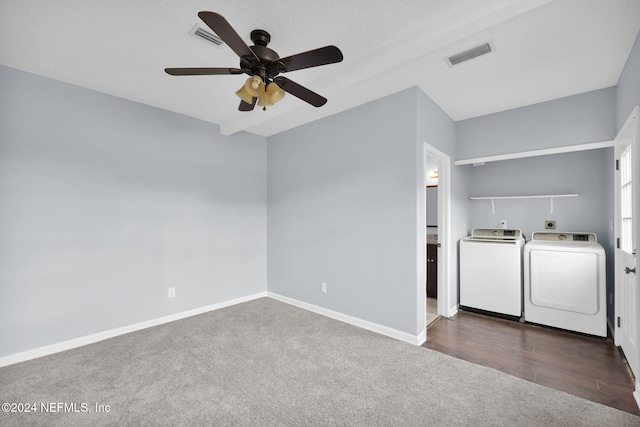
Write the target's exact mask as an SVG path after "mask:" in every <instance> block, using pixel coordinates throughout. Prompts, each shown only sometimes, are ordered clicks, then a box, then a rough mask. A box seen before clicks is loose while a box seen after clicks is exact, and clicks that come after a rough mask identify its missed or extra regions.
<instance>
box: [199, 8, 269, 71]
mask: <svg viewBox="0 0 640 427" xmlns="http://www.w3.org/2000/svg"><path fill="white" fill-rule="evenodd" d="M198 16H199V17H200V19H202V20H203V21H204V23H205V24H207V25H208V26H209V28H211V29H212V30H213V32H214V33H216V34H217V35H218V37H220V38H221V39H222V40H223V41H224V42H225V43H226V44H227V45H228V46H229V47H230V48H231V50H233V51H234V52H235V53H236V55H238V56H252V57H254V58H255V59H256V60H258V61H259V59H258V57H257V56H256V54H255V53H253V51H252V50H251V49H250V48H249V46H247V44H246V43H245V42H244V40H242V37H240V36H239V35H238V33H236V30H234V29H233V27H232V26H231V25H230V24H229V23H228V22H227V20H226V19H224V17H223V16H222V15H219V14H217V13H215V12H200V13H198Z"/></svg>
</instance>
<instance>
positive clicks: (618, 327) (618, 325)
mask: <svg viewBox="0 0 640 427" xmlns="http://www.w3.org/2000/svg"><path fill="white" fill-rule="evenodd" d="M619 327H620V316H618V328H619Z"/></svg>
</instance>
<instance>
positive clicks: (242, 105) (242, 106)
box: [238, 96, 258, 111]
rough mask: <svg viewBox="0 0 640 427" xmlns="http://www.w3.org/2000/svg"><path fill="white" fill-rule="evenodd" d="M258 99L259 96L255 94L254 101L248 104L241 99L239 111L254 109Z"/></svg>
mask: <svg viewBox="0 0 640 427" xmlns="http://www.w3.org/2000/svg"><path fill="white" fill-rule="evenodd" d="M257 100H258V98H256V97H255V96H254V97H253V103H251V104H248V103H246V102H244V101H242V100H240V106H239V107H238V110H239V111H252V110H253V107H255V106H256V101H257Z"/></svg>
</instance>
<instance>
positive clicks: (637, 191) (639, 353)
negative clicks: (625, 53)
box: [613, 106, 640, 406]
mask: <svg viewBox="0 0 640 427" xmlns="http://www.w3.org/2000/svg"><path fill="white" fill-rule="evenodd" d="M634 120H635V123H634ZM639 121H640V107H639V106H636V107H634V108H633V110H632V111H631V114H630V115H629V117H628V118H627V120H626V121H625V123H624V125H623V126H622V127H621V128H620V131H619V132H618V134H617V136H616V140H617V139H618V136H619V135H621V134H622V133H623V132H624V131H626V130H627V128H628V127H629V126H632V125H634V126H635V128H636V129H635V132H636V135H635V138H636V150H635V153H633V152H632V155H633V157H634V161H635V162H636V164H638V165H640V150H638V149H637V147H640V124H639ZM616 151H617V144H616V145H614V153H615V152H616ZM614 173H615V174H616V175H617V172H616V171H615V168H614ZM636 176H637V175H636ZM617 179H618V177H617V176H615V177H614V194H615V198H614V200H615V205H614V221H613V222H614V238H617V237H618V236H619V234H620V233H619V231H620V230H619V221H618V214H619V212H618V210H619V209H620V208H619V207H618V203H619V196H618V194H617V193H618V188H617ZM634 187H635V188H633V192H634V195H635V202H636V203H635V206H634V207H633V209H634V215H638V214H639V213H640V206H639V205H640V185H635V186H634ZM634 237H635V239H636V241H635V242H634V247H635V248H636V249H637V248H640V236H638V235H636V236H634ZM615 251H616V248H615V245H614V254H615V253H616V252H615ZM614 256H615V255H614ZM618 264H619V260H618V259H614V262H613V265H614V268H615V270H614V290H615V291H616V292H615V299H614V301H615V304H614V322H613V324H614V341H615V343H616V345H617V346H619V345H620V344H619V343H620V332H619V328H618V324H617V321H616V319H617V317H618V314H619V312H618V310H619V308H620V306H621V305H620V300H619V298H620V295H619V293H618V292H617V290H618V288H619V286H618V285H619V283H620V274H621V272H620V271H618ZM638 264H639V262H638V256H636V271H637V269H638ZM635 286H636V289H638V288H639V287H640V275H638V274H636V283H635ZM636 307H640V292H637V301H636ZM636 331H638V333H637V335H638V336H636V343H640V324H638V325H636ZM635 357H636V360H640V346H637V348H636V355H635ZM633 397H634V398H635V400H636V403H637V404H638V406H640V375H639V376H638V377H636V384H635V391H634V392H633Z"/></svg>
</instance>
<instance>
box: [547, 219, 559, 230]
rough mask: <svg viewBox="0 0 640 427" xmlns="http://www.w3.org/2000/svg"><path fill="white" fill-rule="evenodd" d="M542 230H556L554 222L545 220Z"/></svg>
mask: <svg viewBox="0 0 640 427" xmlns="http://www.w3.org/2000/svg"><path fill="white" fill-rule="evenodd" d="M544 228H546V229H547V230H555V229H556V222H555V221H553V220H550V219H548V220H546V221H545V222H544Z"/></svg>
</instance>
